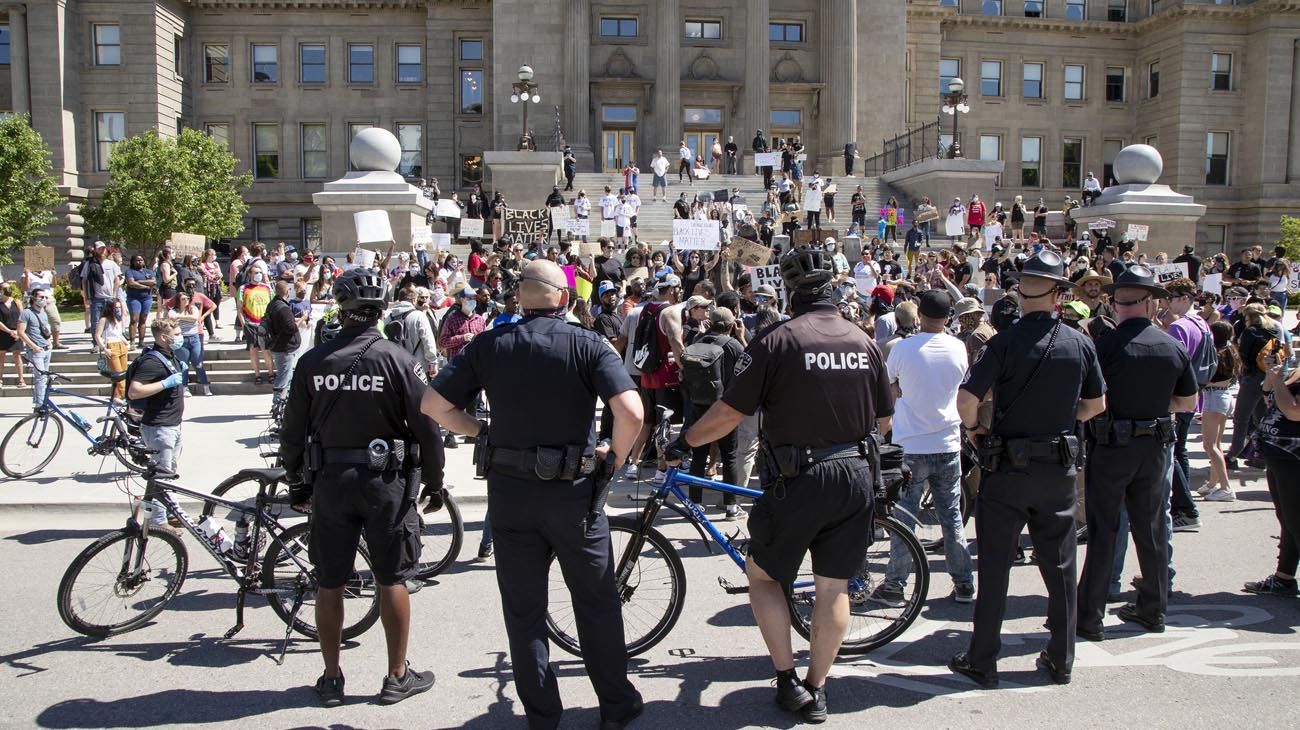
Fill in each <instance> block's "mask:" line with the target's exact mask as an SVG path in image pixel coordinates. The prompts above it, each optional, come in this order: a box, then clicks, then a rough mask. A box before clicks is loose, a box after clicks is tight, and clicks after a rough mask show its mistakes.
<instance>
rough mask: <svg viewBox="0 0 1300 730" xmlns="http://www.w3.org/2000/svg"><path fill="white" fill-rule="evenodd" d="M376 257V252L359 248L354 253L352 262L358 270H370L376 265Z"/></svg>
mask: <svg viewBox="0 0 1300 730" xmlns="http://www.w3.org/2000/svg"><path fill="white" fill-rule="evenodd" d="M375 255H376V254H375V252H374V251H371V250H368V249H364V248H359V247H358V248H357V250H355V251H353V252H352V262H353V263H354V264H356V268H358V269H368V268H370V267H371V266H374V265H375Z"/></svg>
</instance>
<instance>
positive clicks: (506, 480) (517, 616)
mask: <svg viewBox="0 0 1300 730" xmlns="http://www.w3.org/2000/svg"><path fill="white" fill-rule="evenodd" d="M591 497H592V480H591V479H581V480H578V481H574V482H564V481H541V480H524V479H515V478H513V477H508V476H505V475H502V474H499V473H492V474H489V475H488V511H489V512H490V513H491V514H492V533H493V539H494V541H495V543H496V564H497V587H498V588H499V589H500V591H501V609H502V611H503V613H504V614H505V624H506V635H507V637H508V638H509V641H510V663H511V667H512V669H513V672H514V675H515V690H516V691H517V692H518V693H519V699H520V700H521V701H522V702H523V705H524V712H525V713H526V714H527V716H528V725H529V727H530V728H534V729H537V728H554V727H556V726H558V725H559V723H560V715H561V713H563V711H564V705H563V703H562V702H561V701H560V691H559V688H558V686H557V684H556V680H555V671H554V670H553V669H552V668H551V662H550V647H549V645H548V642H547V639H546V609H547V597H548V590H549V575H548V572H547V567H548V564H549V563H550V556H551V554H552V553H554V554H555V558H556V560H557V561H558V562H559V564H560V569H561V570H562V571H563V573H564V582H565V584H567V585H568V587H569V593H570V595H571V596H572V598H573V612H574V618H575V620H576V621H577V624H578V640H579V642H580V643H581V645H582V661H583V664H584V665H585V666H586V669H587V676H588V677H589V678H590V680H591V684H592V686H593V687H594V688H595V690H596V696H597V697H598V698H599V700H600V716H601V719H602V721H613V720H622V719H625V718H627V717H628V716H629V715H630V714H631V713H632V708H633V706H634V705H635V704H636V703H637V701H639V700H640V695H639V694H638V693H637V691H636V689H635V688H633V687H632V683H631V682H629V681H628V679H627V648H626V645H625V644H624V638H623V612H622V604H621V602H620V601H619V597H618V593H617V592H616V591H615V588H614V559H613V556H612V554H611V548H610V541H609V521H608V519H607V518H606V517H605V515H604V513H603V512H602V513H598V514H594V515H593V514H592V513H591V511H590V509H591Z"/></svg>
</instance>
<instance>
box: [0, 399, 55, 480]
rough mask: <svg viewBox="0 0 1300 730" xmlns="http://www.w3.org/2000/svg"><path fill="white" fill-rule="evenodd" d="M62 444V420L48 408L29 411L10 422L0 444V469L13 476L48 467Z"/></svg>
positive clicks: (32, 472)
mask: <svg viewBox="0 0 1300 730" xmlns="http://www.w3.org/2000/svg"><path fill="white" fill-rule="evenodd" d="M62 443H63V419H61V418H59V417H58V416H57V415H55V414H54V413H53V412H52V411H46V412H45V413H33V414H31V415H30V416H27V417H26V418H24V419H23V420H21V421H19V422H18V423H15V424H14V427H13V428H11V429H9V433H8V434H6V435H5V440H4V442H3V443H0V471H3V472H4V473H5V475H6V476H10V477H13V478H14V479H22V478H23V477H29V476H31V475H33V474H35V473H36V472H39V471H40V470H42V469H44V468H45V467H46V466H49V463H50V461H52V460H53V459H54V455H55V454H57V453H59V444H62Z"/></svg>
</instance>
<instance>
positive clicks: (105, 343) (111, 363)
mask: <svg viewBox="0 0 1300 730" xmlns="http://www.w3.org/2000/svg"><path fill="white" fill-rule="evenodd" d="M130 327H131V324H130V320H129V319H127V316H126V305H124V304H123V303H122V302H121V301H117V300H115V301H112V302H109V303H108V304H106V305H105V306H104V312H103V314H101V315H100V317H99V321H98V322H96V323H95V340H96V341H97V342H99V343H100V346H99V348H98V349H97V352H98V353H99V354H101V355H104V356H105V357H106V358H108V369H109V370H114V371H117V372H120V373H121V372H126V365H127V362H126V351H127V344H128V343H127V339H126V336H127V335H128V334H130V332H131V330H130ZM113 397H114V398H116V399H117V400H125V399H126V381H125V380H119V381H117V382H116V383H113Z"/></svg>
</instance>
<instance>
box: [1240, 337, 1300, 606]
mask: <svg viewBox="0 0 1300 730" xmlns="http://www.w3.org/2000/svg"><path fill="white" fill-rule="evenodd" d="M1264 360H1265V362H1264V365H1265V375H1264V390H1266V391H1268V394H1269V395H1268V401H1269V402H1268V411H1267V412H1266V413H1265V414H1264V418H1263V419H1262V420H1261V421H1260V428H1259V447H1260V452H1261V455H1262V456H1263V458H1264V474H1265V477H1266V478H1267V480H1268V494H1269V496H1270V497H1272V498H1273V511H1274V512H1275V513H1276V514H1277V521H1278V526H1279V527H1280V528H1281V532H1280V533H1279V535H1278V548H1277V569H1276V570H1275V571H1274V572H1273V574H1272V575H1270V576H1268V577H1266V578H1264V579H1263V580H1260V581H1253V582H1250V583H1247V584H1246V585H1245V586H1243V588H1244V589H1245V590H1246V592H1248V593H1259V594H1264V595H1276V596H1295V595H1296V593H1297V590H1296V568H1297V567H1300V565H1298V564H1300V370H1293V371H1291V373H1290V374H1289V375H1288V374H1287V373H1286V372H1285V363H1286V357H1285V355H1284V353H1283V352H1282V350H1281V349H1280V348H1278V349H1274V350H1273V351H1272V352H1269V353H1265V354H1264Z"/></svg>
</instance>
